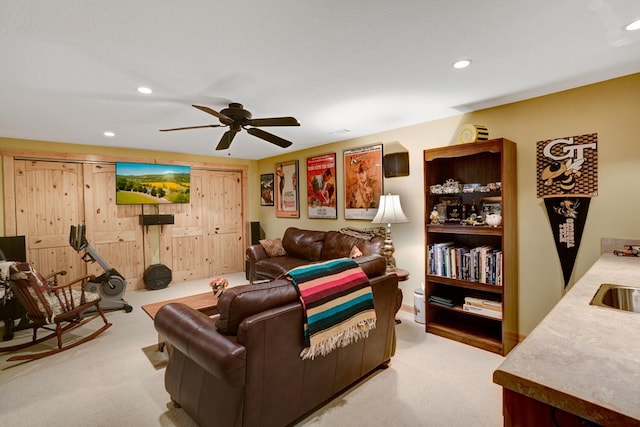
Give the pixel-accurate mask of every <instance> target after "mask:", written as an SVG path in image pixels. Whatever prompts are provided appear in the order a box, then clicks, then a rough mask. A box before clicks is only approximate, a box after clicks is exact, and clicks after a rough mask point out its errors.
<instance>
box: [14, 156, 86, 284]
mask: <svg viewBox="0 0 640 427" xmlns="http://www.w3.org/2000/svg"><path fill="white" fill-rule="evenodd" d="M14 182H15V186H14V197H15V203H16V204H15V206H16V214H15V219H16V234H17V235H24V236H25V239H26V243H27V244H26V246H27V261H29V262H30V263H31V264H32V265H33V266H34V267H35V268H36V269H37V270H38V271H40V272H41V273H44V274H47V273H52V272H55V271H60V270H66V271H67V272H68V276H67V280H69V279H74V278H76V277H79V276H81V275H83V274H85V271H86V269H85V266H84V262H83V261H82V260H81V259H80V256H79V254H78V253H77V252H76V251H75V250H74V249H73V248H71V246H70V245H69V230H70V227H71V225H72V224H77V223H78V222H79V221H81V220H82V219H83V218H84V206H83V174H82V164H80V163H67V162H62V161H60V162H52V161H39V160H38V161H36V160H16V161H15V163H14Z"/></svg>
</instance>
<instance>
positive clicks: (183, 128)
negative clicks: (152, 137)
mask: <svg viewBox="0 0 640 427" xmlns="http://www.w3.org/2000/svg"><path fill="white" fill-rule="evenodd" d="M222 126H223V125H202V126H186V127H182V128H171V129H160V132H169V131H172V130H185V129H202V128H219V127H222Z"/></svg>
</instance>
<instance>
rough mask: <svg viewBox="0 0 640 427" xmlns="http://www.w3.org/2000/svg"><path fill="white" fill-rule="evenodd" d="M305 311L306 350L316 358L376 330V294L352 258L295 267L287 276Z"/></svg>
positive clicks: (304, 354)
mask: <svg viewBox="0 0 640 427" xmlns="http://www.w3.org/2000/svg"><path fill="white" fill-rule="evenodd" d="M287 277H289V278H290V279H291V281H292V282H293V285H294V286H295V287H296V289H297V290H298V295H300V300H301V301H302V306H303V309H304V311H305V319H304V321H305V324H304V337H305V345H306V348H305V349H304V350H302V353H300V356H301V357H302V359H314V358H315V357H316V356H324V355H326V354H328V353H329V352H330V351H332V350H334V349H336V348H338V347H344V346H346V345H347V344H350V343H351V342H354V341H357V340H358V339H360V338H366V337H367V336H368V335H369V330H371V329H374V328H375V327H376V312H375V309H374V306H373V293H372V291H371V286H370V284H369V279H368V278H367V275H366V274H365V273H364V271H362V268H360V266H358V264H357V263H356V262H355V261H354V260H352V259H350V258H340V259H334V260H331V261H326V262H322V263H318V264H310V265H305V266H301V267H297V268H294V269H292V270H290V271H289V272H288V273H287Z"/></svg>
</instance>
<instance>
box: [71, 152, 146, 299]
mask: <svg viewBox="0 0 640 427" xmlns="http://www.w3.org/2000/svg"><path fill="white" fill-rule="evenodd" d="M115 181H116V167H115V164H113V163H87V164H84V188H85V190H86V191H85V192H84V205H85V211H86V212H87V215H86V216H85V219H84V220H85V224H86V226H87V240H88V241H89V243H90V244H91V246H92V247H93V248H94V249H95V250H96V251H97V252H98V254H99V255H100V256H101V257H102V258H103V259H104V260H105V261H106V262H107V264H109V266H110V267H111V268H115V269H116V270H118V273H120V274H121V275H122V276H124V277H125V278H126V279H127V289H139V288H142V287H144V284H143V283H142V275H143V274H144V269H145V261H144V248H143V244H142V242H143V240H144V237H143V227H142V226H141V225H140V215H141V214H142V208H141V206H139V205H116V202H115V197H116V192H115V188H116V184H115ZM87 273H88V274H95V275H96V276H98V275H100V274H102V273H103V270H102V268H101V267H100V265H99V264H98V263H89V264H87Z"/></svg>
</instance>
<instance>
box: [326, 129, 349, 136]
mask: <svg viewBox="0 0 640 427" xmlns="http://www.w3.org/2000/svg"><path fill="white" fill-rule="evenodd" d="M349 132H351V130H350V129H338V130H334V131H333V132H329V135H344V134H345V133H349Z"/></svg>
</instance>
